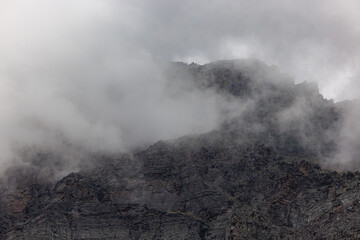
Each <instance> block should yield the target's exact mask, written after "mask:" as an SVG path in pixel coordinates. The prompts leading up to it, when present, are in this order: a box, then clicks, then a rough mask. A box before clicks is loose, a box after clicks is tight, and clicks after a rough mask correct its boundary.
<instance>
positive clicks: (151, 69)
mask: <svg viewBox="0 0 360 240" xmlns="http://www.w3.org/2000/svg"><path fill="white" fill-rule="evenodd" d="M359 9H360V2H359V1H355V0H354V1H350V0H348V1H338V0H337V1H335V0H326V1H325V0H319V1H314V0H312V1H310V0H301V1H295V0H294V1H286V0H282V1H281V0H274V1H270V0H267V1H265V0H264V1H256V0H251V1H250V0H236V1H235V0H234V1H230V0H202V1H197V0H191V1H190V0H184V1H178V0H171V1H169V0H148V1H146V0H144V1H140V0H121V1H120V0H52V1H49V0H32V1H28V0H2V1H0V115H1V118H0V136H1V137H0V151H1V153H2V156H6V157H10V156H11V152H12V150H13V148H16V147H17V146H23V145H37V144H38V145H45V146H46V147H49V145H51V146H52V147H54V146H55V148H56V146H57V145H59V144H61V142H62V141H60V142H59V140H58V139H64V138H65V139H66V140H69V139H70V141H71V142H73V143H74V144H75V145H76V144H79V145H81V147H83V148H88V149H95V150H104V151H107V150H110V151H111V150H119V149H120V150H121V149H127V148H129V147H132V146H134V145H136V144H139V143H147V142H149V141H150V142H151V141H155V140H158V139H164V138H165V139H166V138H174V137H178V136H181V135H184V134H188V133H196V132H205V131H209V130H211V129H213V128H214V127H215V126H216V125H217V124H218V122H219V115H218V114H219V113H218V112H217V109H218V108H217V107H216V104H217V103H218V102H219V99H217V98H218V97H217V96H215V95H214V94H212V93H211V92H199V91H197V90H190V91H181V89H184V88H185V89H187V90H189V89H192V88H191V86H180V88H179V89H180V91H178V92H176V93H174V92H172V91H169V89H168V84H167V80H166V79H164V77H163V76H162V74H161V71H159V69H158V66H157V65H156V62H158V61H159V60H160V61H185V62H192V61H194V62H198V63H206V62H209V61H213V60H218V59H231V58H249V57H250V58H259V59H260V60H263V61H265V62H266V63H267V64H270V65H272V64H274V65H278V66H279V67H280V69H281V70H282V71H283V72H286V73H289V74H290V75H291V76H293V77H294V79H295V81H297V82H301V81H305V80H307V81H316V82H317V83H318V84H319V87H320V89H321V92H322V93H323V94H324V95H325V97H327V98H335V99H336V100H342V99H349V98H355V97H358V95H359V93H360V87H359V83H358V82H359V77H360V66H359V64H360V48H359V47H358V45H359V42H360V25H359V24H358V23H359V22H360V14H358V10H359ZM204 106H206V107H204ZM56 139H57V140H56ZM3 158H4V157H3ZM0 162H1V160H0ZM2 162H3V163H4V161H2Z"/></svg>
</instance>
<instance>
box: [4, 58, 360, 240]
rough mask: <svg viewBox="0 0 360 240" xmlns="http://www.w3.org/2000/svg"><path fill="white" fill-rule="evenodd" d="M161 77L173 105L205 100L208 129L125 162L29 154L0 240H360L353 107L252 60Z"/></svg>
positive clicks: (11, 181)
mask: <svg viewBox="0 0 360 240" xmlns="http://www.w3.org/2000/svg"><path fill="white" fill-rule="evenodd" d="M161 69H163V71H164V72H163V76H164V77H165V78H166V79H168V84H169V85H168V86H167V89H168V91H169V92H168V94H169V95H170V96H172V98H174V99H176V98H177V97H178V98H181V97H182V96H181V94H182V93H181V91H179V90H180V89H182V90H183V91H184V92H187V91H189V89H187V88H189V87H190V88H191V91H193V92H197V93H206V94H210V93H211V96H213V97H212V98H211V99H216V101H215V102H209V101H204V105H200V107H199V108H200V109H201V108H206V107H207V106H206V105H208V104H213V106H211V108H213V109H216V111H217V114H218V116H217V124H216V125H214V128H212V129H210V130H209V131H208V132H205V133H201V134H196V133H192V134H190V135H189V134H188V135H186V136H183V137H180V138H175V139H171V140H161V141H158V142H156V143H154V144H152V145H150V146H148V147H141V148H137V149H136V148H135V149H133V150H128V151H127V153H126V152H123V153H120V151H119V152H118V153H114V152H112V153H111V152H97V153H96V152H93V153H91V152H88V153H87V154H86V155H84V153H82V151H83V149H79V148H71V151H75V152H76V150H77V151H79V154H80V155H81V156H82V157H80V158H75V157H76V155H73V154H71V155H69V156H67V157H69V159H66V158H65V157H64V156H63V155H61V151H52V149H48V150H47V151H43V150H41V151H40V150H38V149H36V148H35V149H31V150H24V151H23V161H24V160H25V162H26V164H19V165H13V166H12V167H10V168H8V169H7V170H6V171H5V173H4V174H3V177H2V182H1V197H0V201H1V208H0V219H1V223H2V224H1V228H0V230H1V234H2V235H1V237H2V238H3V239H49V238H50V239H66V238H70V239H132V238H136V239H147V238H157V239H260V238H261V239H264V238H275V237H280V238H300V239H310V238H332V237H335V238H341V239H351V238H353V237H354V236H357V235H356V234H357V232H358V230H359V229H358V220H357V219H358V215H359V213H360V212H359V208H358V206H359V205H358V199H359V197H360V195H359V193H360V191H359V190H360V189H359V187H358V184H357V182H358V181H359V177H360V175H359V173H358V172H357V171H355V172H354V170H357V168H358V161H357V151H356V150H357V148H356V143H357V141H356V139H358V138H357V137H358V135H357V131H355V129H354V125H353V122H352V121H351V120H350V118H352V117H353V115H354V114H356V111H357V110H356V108H355V107H353V106H356V102H341V103H334V102H333V101H332V100H327V99H325V98H324V97H323V96H322V95H321V94H320V93H319V90H318V89H317V86H316V84H314V83H306V82H304V83H299V84H295V83H294V82H293V80H292V79H291V78H290V77H289V76H288V75H286V74H283V73H281V72H280V71H279V69H278V68H276V67H274V66H268V65H266V64H264V63H263V62H261V61H259V60H257V59H249V60H224V61H217V62H212V63H209V64H205V65H198V64H195V63H192V64H185V63H168V64H165V65H163V66H162V68H161ZM175 89H176V91H175ZM179 94H180V95H179ZM206 94H205V95H203V96H207V95H206ZM349 128H352V129H353V130H352V134H349V132H348V131H349ZM70 147H71V145H70ZM36 150H38V151H36ZM28 151H30V153H28V155H26V153H27V152H28ZM34 151H35V152H34ZM65 153H69V151H68V150H67V151H65ZM344 153H346V158H344V157H342V156H343V154H344ZM84 156H86V157H85V158H84ZM71 162H76V163H77V164H76V168H74V169H79V170H77V171H74V170H72V171H73V173H71V174H67V172H68V171H71V170H70V169H69V166H71V165H69V164H70V163H71ZM329 168H331V169H338V170H339V169H342V170H352V172H341V171H338V172H336V171H333V170H327V169H329Z"/></svg>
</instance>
